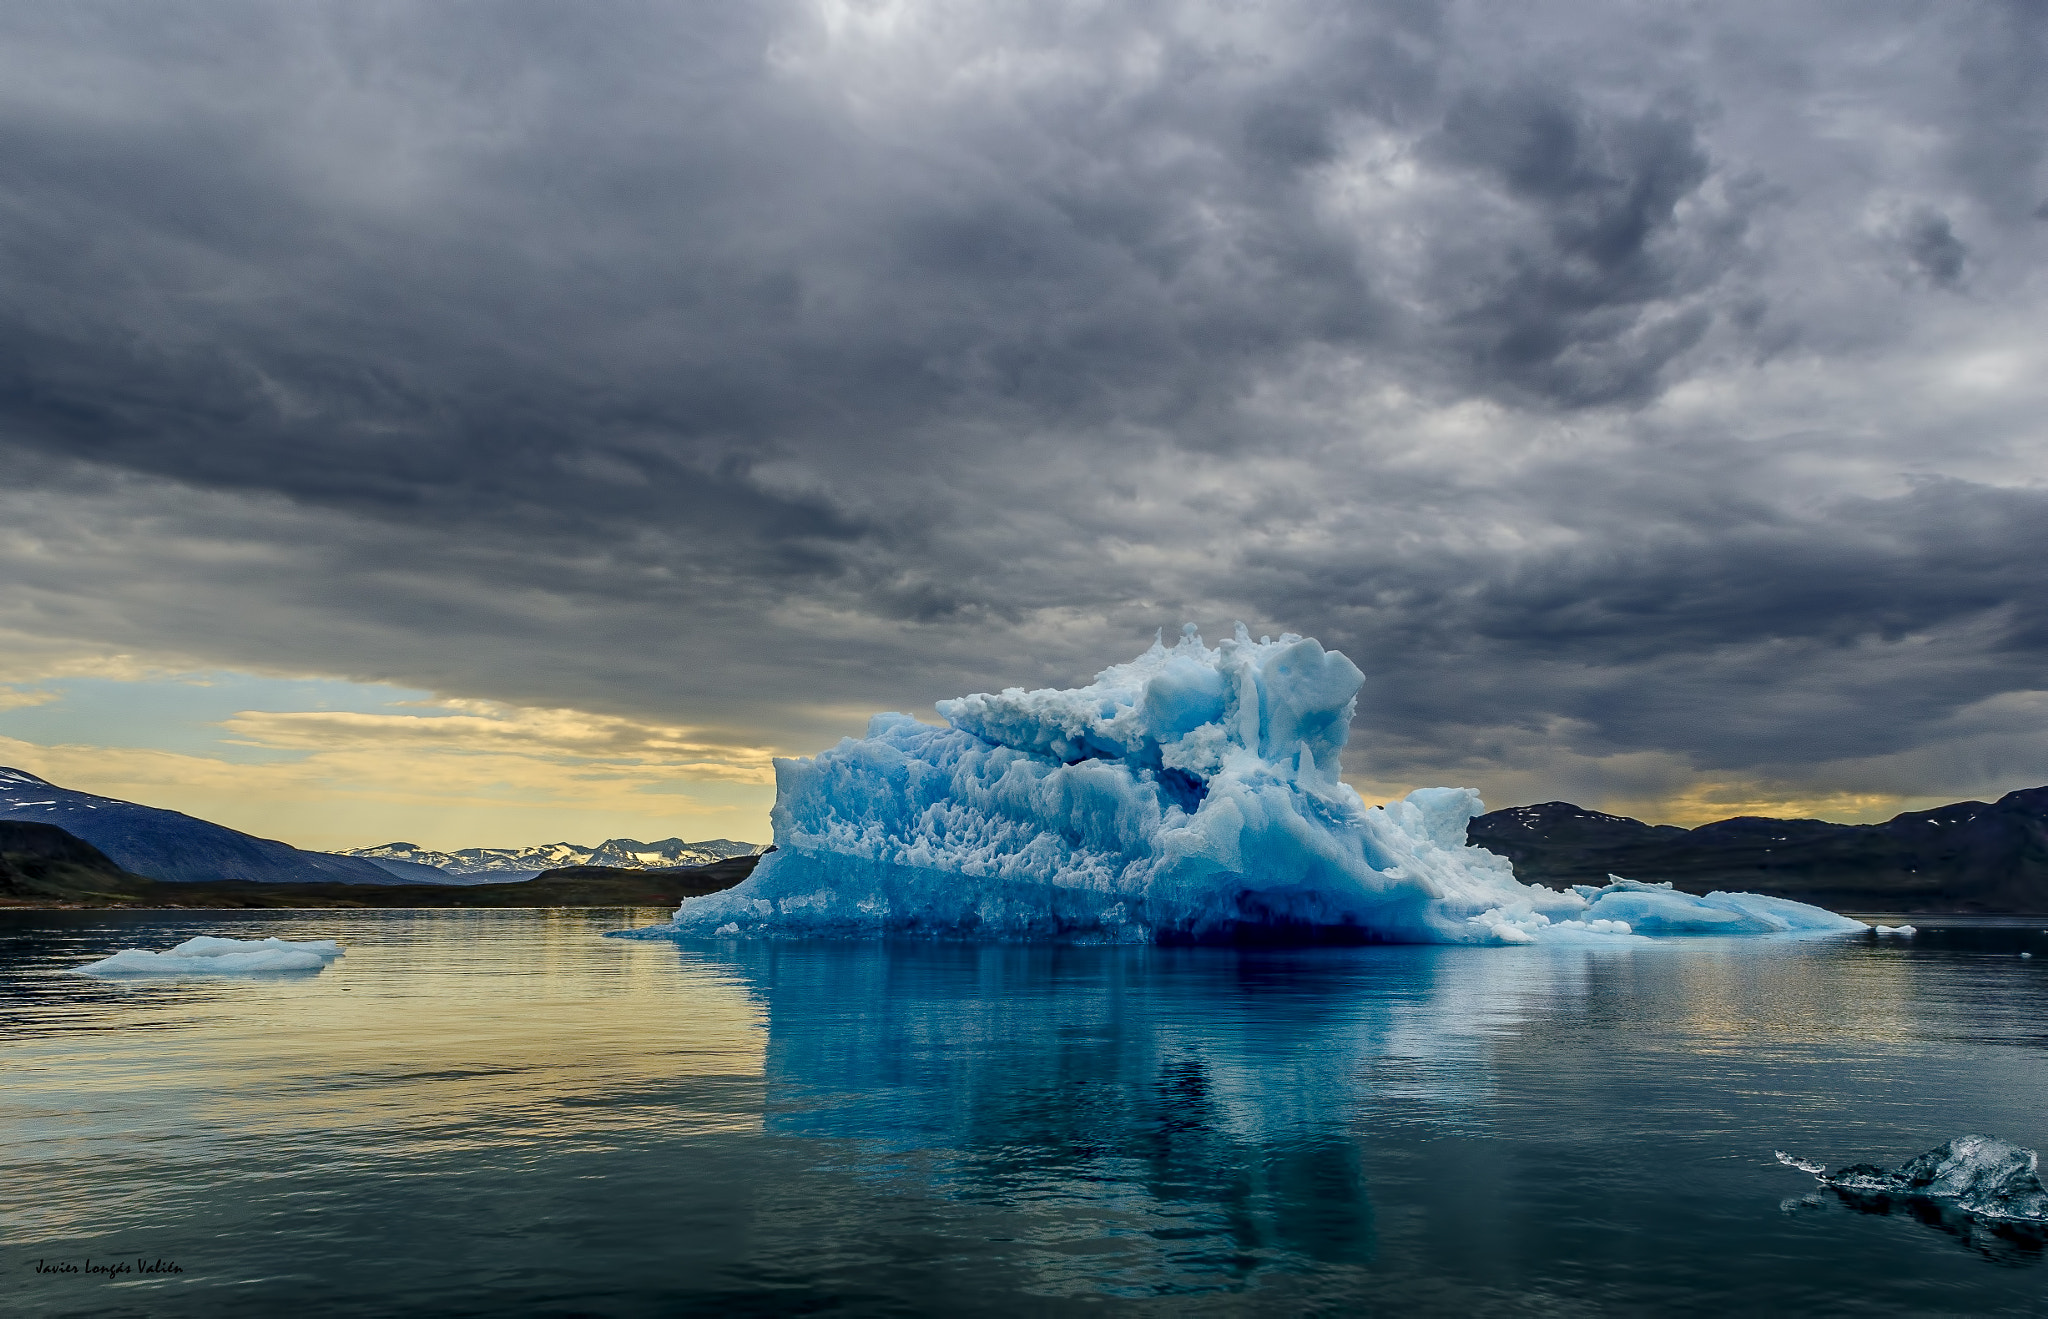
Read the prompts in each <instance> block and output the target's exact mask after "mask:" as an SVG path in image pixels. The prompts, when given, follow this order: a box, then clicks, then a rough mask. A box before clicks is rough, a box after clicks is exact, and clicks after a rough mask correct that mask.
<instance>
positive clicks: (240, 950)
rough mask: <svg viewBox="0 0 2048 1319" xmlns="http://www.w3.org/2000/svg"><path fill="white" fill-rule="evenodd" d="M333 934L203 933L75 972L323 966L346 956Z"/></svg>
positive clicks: (131, 950)
mask: <svg viewBox="0 0 2048 1319" xmlns="http://www.w3.org/2000/svg"><path fill="white" fill-rule="evenodd" d="M341 953H342V949H341V945H340V944H338V943H336V942H335V941H334V940H332V939H302V940H296V941H295V940H291V939H217V938H214V937H212V936H211V935H204V934H202V935H200V936H199V937H198V938H196V939H187V940H186V941H185V942H183V943H181V944H179V945H178V946H177V947H175V948H173V949H171V950H170V951H168V952H162V953H156V952H151V951H149V950H148V949H146V948H125V949H123V950H122V951H120V952H118V953H115V954H114V955H113V956H111V957H102V958H101V959H100V960H99V961H97V962H88V963H86V964H85V965H84V966H78V967H73V968H72V973H73V974H74V975H92V976H133V975H158V976H161V975H240V974H244V973H247V972H251V971H317V970H319V969H320V968H321V967H323V966H326V965H327V964H328V963H329V962H331V961H333V960H334V959H335V958H337V957H339V956H341Z"/></svg>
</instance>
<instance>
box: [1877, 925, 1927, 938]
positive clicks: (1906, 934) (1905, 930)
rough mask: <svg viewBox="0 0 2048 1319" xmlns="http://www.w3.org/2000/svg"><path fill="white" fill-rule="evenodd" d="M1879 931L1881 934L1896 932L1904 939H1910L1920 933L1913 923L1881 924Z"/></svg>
mask: <svg viewBox="0 0 2048 1319" xmlns="http://www.w3.org/2000/svg"><path fill="white" fill-rule="evenodd" d="M1877 932H1878V933H1879V934H1896V935H1898V936H1899V937H1900V938H1902V939H1910V938H1912V937H1913V936H1914V935H1916V934H1918V933H1920V931H1919V930H1918V929H1917V928H1916V927H1914V926H1911V925H1880V926H1878V927H1877Z"/></svg>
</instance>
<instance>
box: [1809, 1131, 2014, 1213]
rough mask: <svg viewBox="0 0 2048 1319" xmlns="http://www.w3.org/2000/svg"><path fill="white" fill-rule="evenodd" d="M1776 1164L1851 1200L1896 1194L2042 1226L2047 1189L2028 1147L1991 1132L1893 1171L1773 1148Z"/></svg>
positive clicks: (1934, 1151)
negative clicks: (1822, 1161)
mask: <svg viewBox="0 0 2048 1319" xmlns="http://www.w3.org/2000/svg"><path fill="white" fill-rule="evenodd" d="M1778 1162H1780V1163H1782V1164H1785V1165H1786V1166H1787V1167H1792V1168H1797V1169H1799V1170H1800V1171H1801V1172H1809V1173H1812V1174H1814V1176H1816V1177H1818V1178H1819V1179H1820V1181H1821V1183H1822V1184H1823V1185H1825V1186H1828V1187H1831V1188H1833V1189H1834V1190H1835V1191H1838V1192H1840V1193H1841V1194H1843V1195H1844V1196H1847V1197H1850V1198H1852V1199H1854V1198H1857V1197H1866V1196H1901V1197H1907V1198H1913V1199H1927V1200H1939V1201H1944V1202H1946V1203H1948V1204H1951V1205H1954V1206H1955V1207H1956V1208H1958V1209H1961V1210H1964V1211H1966V1212H1968V1213H1971V1214H1976V1215H1978V1216H1979V1217H1982V1218H1989V1219H1996V1220H1999V1221H2001V1222H2008V1223H2026V1224H2034V1225H2039V1224H2048V1190H2043V1189H2042V1186H2041V1179H2040V1175H2039V1166H2038V1165H2039V1159H2038V1156H2036V1155H2035V1153H2034V1151H2032V1150H2030V1149H2026V1148H2024V1147H2022V1146H2019V1145H2015V1144H2013V1143H2012V1142H2011V1141H2008V1140H2000V1139H1998V1138H1997V1137H1996V1136H1957V1137H1956V1138H1955V1139H1954V1140H1951V1141H1948V1142H1947V1143H1945V1144H1942V1145H1937V1146H1935V1147H1934V1148H1933V1149H1931V1150H1929V1151H1927V1152H1926V1153H1925V1154H1923V1155H1921V1156H1920V1157H1919V1158H1917V1159H1914V1160H1913V1161H1911V1162H1910V1163H1907V1164H1906V1165H1905V1166H1904V1167H1901V1168H1899V1169H1898V1170H1897V1171H1893V1170H1891V1169H1889V1168H1882V1167H1879V1166H1878V1165H1877V1164H1874V1163H1853V1164H1850V1165H1849V1166H1848V1167H1846V1168H1837V1169H1836V1170H1835V1171H1833V1172H1826V1171H1823V1170H1822V1168H1821V1165H1819V1164H1817V1163H1813V1162H1810V1161H1808V1160H1806V1159H1795V1158H1793V1157H1792V1156H1791V1155H1789V1154H1786V1153H1785V1152H1784V1151H1782V1150H1781V1151H1779V1152H1778Z"/></svg>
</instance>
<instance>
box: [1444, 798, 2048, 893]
mask: <svg viewBox="0 0 2048 1319" xmlns="http://www.w3.org/2000/svg"><path fill="white" fill-rule="evenodd" d="M1466 837H1467V839H1468V840H1469V841H1471V842H1472V843H1474V844H1476V845H1478V846H1480V847H1484V848H1486V849H1487V850H1488V851H1492V852H1498V853H1499V854H1500V855H1502V856H1504V857H1506V858H1508V860H1510V861H1512V862H1514V864H1515V875H1516V877H1517V878H1519V879H1521V880H1523V881H1524V882H1526V883H1533V884H1546V885H1549V886H1551V887H1553V888H1555V887H1562V886H1564V885H1567V884H1598V883H1603V882H1605V880H1606V877H1607V876H1608V875H1610V874H1615V875H1620V876H1622V877H1624V878H1627V879H1637V880H1644V881H1649V882H1656V881H1660V880H1669V881H1671V883H1672V884H1673V885H1674V886H1675V887H1677V888H1679V889H1681V890H1683V891H1685V892H1688V893H1705V892H1709V891H1711V890H1713V889H1729V890H1736V891H1747V892H1751V893H1767V894H1770V895H1772V896H1774V897H1782V898H1795V899H1797V900H1799V901H1801V902H1811V903H1814V904H1816V905H1818V906H1822V907H1829V908H1832V909H1834V910H1837V911H1841V910H1847V911H1865V912H1937V911H1939V912H1986V913H1991V912H2013V913H2018V912H2026V913H2048V787H2041V788H2022V789H2020V790H2019V791H2017V792H2009V793H2007V794H2005V795H2004V796H2003V797H2000V798H1999V799H1998V800H1997V801H1995V802H1981V801H1964V802H1955V803H1953V804H1951V805H1948V806H1937V807H1935V808H1934V809H1933V810H1928V811H1908V812H1906V813H1904V814H1902V815H1896V816H1894V817H1892V818H1891V819H1889V820H1887V821H1885V822H1884V823H1882V824H1831V823H1829V822H1828V821H1826V820H1776V819H1770V818H1766V817H1761V816H1738V817H1736V818H1734V819H1729V820H1717V821H1715V822H1714V823H1712V824H1703V825H1700V826H1699V827H1698V828H1696V829H1684V828H1680V827H1679V826H1677V825H1671V824H1645V823H1643V822H1642V821H1641V820H1632V819H1629V818H1628V817H1626V816H1621V815H1605V814H1602V813H1601V812H1599V811H1589V810H1585V809H1583V808H1581V807H1578V806H1574V805H1572V804H1571V803H1570V802H1562V801H1551V802H1542V803H1539V804H1538V805H1534V806H1516V807H1512V808H1510V809H1508V810H1504V811H1493V812H1490V813H1488V814H1486V815H1482V816H1479V817H1478V818H1477V819H1475V820H1473V821H1472V823H1471V825H1470V826H1469V827H1468V828H1467V830H1466Z"/></svg>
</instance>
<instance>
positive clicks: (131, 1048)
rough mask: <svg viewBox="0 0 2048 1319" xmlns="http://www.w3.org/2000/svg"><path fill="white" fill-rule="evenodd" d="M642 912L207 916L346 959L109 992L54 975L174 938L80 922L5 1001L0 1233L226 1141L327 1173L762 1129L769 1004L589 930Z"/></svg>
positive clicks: (50, 1224)
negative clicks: (465, 929)
mask: <svg viewBox="0 0 2048 1319" xmlns="http://www.w3.org/2000/svg"><path fill="white" fill-rule="evenodd" d="M649 914H650V913H638V912H629V911H612V912H532V913H519V914H512V913H503V912H492V913H487V914H480V915H479V916H478V917H477V918H476V919H475V921H474V927H475V928H474V936H475V937H473V938H457V939H450V938H449V937H448V934H449V917H448V915H447V914H446V913H435V914H433V915H432V916H430V917H426V918H424V919H419V918H414V919H408V918H407V917H406V916H405V915H404V914H380V915H377V916H372V917H359V916H352V915H341V914H336V915H333V916H331V917H330V916H316V915H308V916H305V917H302V918H299V919H295V920H292V921H289V922H285V921H275V920H270V921H264V922H262V923H261V924H260V925H257V924H255V923H253V922H252V923H250V924H251V928H249V929H230V928H223V926H224V925H225V924H226V922H220V921H214V922H209V923H208V927H207V928H208V930H209V932H214V933H219V934H222V935H226V936H229V937H242V938H257V937H264V936H267V935H271V934H275V935H277V936H279V937H282V938H312V937H333V938H338V939H340V940H341V941H342V943H343V944H344V945H346V946H347V949H348V951H347V954H346V955H345V956H344V957H342V958H341V959H340V960H338V961H337V962H335V963H333V964H332V965H330V966H329V967H328V968H327V969H326V970H324V971H321V972H318V973H314V974H300V975H272V976H243V977H233V978H229V977H221V978H210V979H182V980H135V981H128V982H119V983H110V982H106V981H93V980H82V979H79V978H75V977H70V976H66V975H64V974H63V972H62V970H61V969H60V968H61V967H62V966H64V965H67V964H69V965H76V964H77V963H78V962H82V961H84V960H87V959H88V958H90V957H92V956H97V955H101V953H102V952H112V951H114V946H152V947H167V946H169V945H170V944H171V943H175V942H177V941H178V940H179V939H182V938H184V937H188V935H189V933H191V932H192V931H189V930H184V929H178V930H173V931H166V932H164V933H162V934H158V933H157V932H156V931H152V930H146V929H140V928H135V927H128V928H121V927H105V928H102V929H98V930H94V931H91V932H90V933H89V934H88V935H86V937H85V938H84V940H83V941H82V942H81V943H80V944H79V948H80V949H81V951H82V952H83V954H84V955H83V956H75V957H74V956H65V957H61V958H56V959H53V961H54V963H55V964H54V965H48V966H42V967H37V968H33V969H32V970H31V972H30V975H31V976H33V977H37V978H41V980H42V983H41V984H40V985H39V986H37V987H38V988H45V989H48V990H50V991H52V992H50V993H49V994H48V995H47V996H45V997H43V998H41V999H40V1000H38V1001H37V1002H35V1003H33V1004H30V1005H27V1006H24V1005H23V1004H20V1003H16V1004H12V1005H10V1007H11V1008H13V1009H14V1012H13V1015H15V1016H16V1017H17V1022H16V1024H15V1027H14V1028H13V1029H10V1030H9V1032H8V1034H7V1037H6V1038H4V1039H0V1072H4V1074H5V1076H6V1078H7V1080H6V1084H5V1086H4V1088H0V1132H5V1133H6V1139H7V1143H8V1145H9V1146H10V1159H9V1161H8V1172H9V1173H10V1174H12V1175H13V1176H10V1177H8V1178H4V1179H0V1183H4V1181H7V1180H13V1177H16V1176H18V1177H21V1178H22V1179H23V1184H19V1185H12V1186H9V1185H5V1184H0V1231H5V1232H7V1233H8V1234H9V1235H16V1234H23V1233H51V1232H63V1231H65V1230H66V1228H67V1226H68V1225H69V1223H70V1222H71V1220H72V1219H73V1217H74V1215H73V1214H72V1213H71V1212H70V1211H68V1210H67V1209H66V1208H65V1207H64V1206H63V1205H61V1204H55V1203H50V1202H49V1201H48V1198H47V1197H46V1196H41V1195H38V1194H37V1187H36V1172H37V1170H39V1169H43V1170H48V1171H52V1172H54V1171H56V1170H57V1169H59V1168H60V1167H61V1168H63V1169H65V1170H66V1171H67V1174H68V1173H69V1172H71V1171H75V1170H77V1169H78V1168H79V1166H80V1165H81V1164H88V1165H89V1164H90V1163H91V1162H92V1161H94V1160H106V1161H107V1163H108V1166H109V1170H110V1172H112V1171H114V1170H115V1169H116V1168H117V1167H118V1166H119V1165H120V1164H121V1163H122V1162H124V1161H125V1162H128V1163H133V1162H135V1161H137V1160H138V1159H143V1160H147V1161H151V1162H155V1163H159V1164H163V1163H169V1164H172V1165H176V1164H181V1163H185V1164H191V1165H193V1166H194V1167H198V1166H202V1165H206V1164H209V1163H212V1162H214V1161H216V1160H218V1158H219V1157H220V1155H221V1152H222V1151H221V1146H222V1145H223V1144H232V1145H234V1146H237V1147H244V1146H246V1147H248V1148H249V1149H251V1150H252V1152H255V1151H260V1152H261V1153H262V1154H264V1155H266V1156H270V1155H274V1154H275V1153H276V1152H278V1151H280V1150H288V1149H293V1148H296V1149H299V1150H301V1151H303V1157H304V1158H305V1159H310V1160H316V1161H321V1162H327V1163H331V1164H333V1165H335V1166H336V1167H337V1168H339V1167H341V1166H344V1165H347V1164H349V1163H350V1162H351V1161H352V1160H353V1159H354V1158H356V1157H357V1156H358V1152H360V1153H361V1155H362V1156H363V1157H368V1156H369V1152H370V1151H371V1150H374V1157H375V1158H377V1159H379V1160H385V1161H388V1160H391V1159H393V1158H398V1159H405V1158H434V1157H438V1156H442V1155H449V1154H455V1153H458V1152H462V1151H475V1150H490V1151H495V1152H496V1153H495V1155H494V1157H497V1158H500V1159H516V1158H517V1157H519V1152H520V1150H521V1149H522V1147H533V1146H546V1147H547V1148H549V1149H555V1150H559V1149H560V1148H561V1147H562V1146H563V1145H564V1144H565V1143H568V1144H573V1145H575V1146H576V1147H578V1148H581V1149H585V1150H588V1149H595V1148H604V1147H606V1146H607V1145H608V1143H610V1141H611V1140H613V1139H616V1138H617V1137H619V1136H621V1135H623V1134H624V1133H626V1132H629V1131H641V1130H645V1129H647V1128H650V1127H653V1126H656V1125H658V1126H659V1127H660V1128H661V1129H662V1130H663V1131H664V1132H666V1133H672V1134H675V1135H678V1136H689V1135H700V1134H705V1133H711V1132H740V1133H744V1132H750V1131H757V1130H758V1129H759V1128H760V1125H761V1093H762V1074H763V1059H764V1056H765V1053H766V1042H767V1030H766V1014H765V1010H764V1008H763V1006H762V1005H761V1004H760V1003H758V1002H757V1001H756V1000H755V999H754V998H752V997H751V996H750V995H749V994H748V992H747V991H746V990H745V989H744V988H743V987H742V986H741V985H740V984H738V983H737V982H736V981H735V979H734V978H733V977H732V976H730V975H728V974H723V973H721V972H719V971H717V970H714V969H711V968H707V967H704V966H701V965H697V964H695V963H694V962H693V961H692V960H690V959H686V958H681V957H679V954H678V950H677V949H676V948H675V946H674V945H673V944H664V943H641V942H635V941H627V940H617V939H604V938H601V937H599V936H600V935H601V934H602V932H603V931H604V930H607V929H616V928H620V927H621V926H624V925H628V924H644V923H645V921H646V918H647V916H648V915H649ZM522 917H524V919H522ZM429 922H431V924H429ZM109 1181H110V1185H109V1188H108V1189H109V1191H110V1193H112V1194H116V1195H118V1194H119V1190H118V1182H119V1178H118V1177H112V1178H110V1179H109ZM106 1208H107V1205H106V1203H105V1201H104V1200H102V1201H101V1202H100V1203H99V1204H98V1205H97V1207H96V1211H97V1212H104V1210H105V1209H106Z"/></svg>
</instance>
